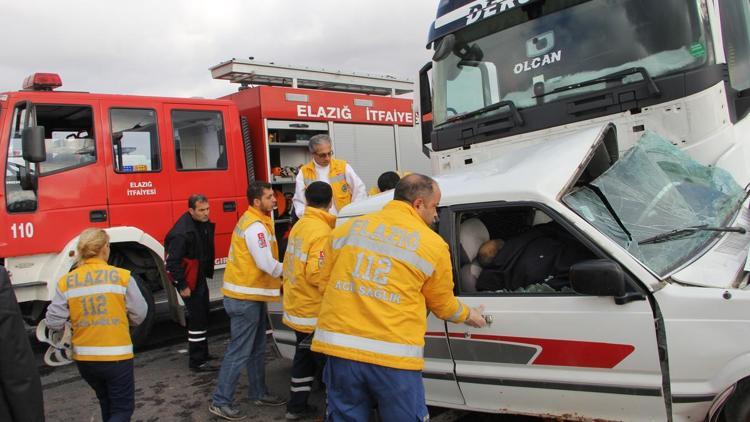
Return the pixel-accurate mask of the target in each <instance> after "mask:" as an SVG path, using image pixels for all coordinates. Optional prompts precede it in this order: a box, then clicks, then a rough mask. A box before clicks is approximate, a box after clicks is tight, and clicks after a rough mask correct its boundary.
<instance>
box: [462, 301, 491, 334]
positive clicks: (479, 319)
mask: <svg viewBox="0 0 750 422" xmlns="http://www.w3.org/2000/svg"><path fill="white" fill-rule="evenodd" d="M483 313H484V305H480V306H479V307H478V308H471V309H469V317H468V318H466V321H464V324H466V325H468V326H469V327H474V328H483V327H484V326H486V325H487V320H486V319H485V316H484V315H482V314H483Z"/></svg>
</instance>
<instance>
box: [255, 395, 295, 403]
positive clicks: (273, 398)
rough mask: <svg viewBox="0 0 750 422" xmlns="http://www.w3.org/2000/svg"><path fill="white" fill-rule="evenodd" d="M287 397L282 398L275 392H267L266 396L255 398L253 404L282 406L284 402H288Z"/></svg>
mask: <svg viewBox="0 0 750 422" xmlns="http://www.w3.org/2000/svg"><path fill="white" fill-rule="evenodd" d="M286 402H287V399H282V398H281V397H279V396H274V395H273V394H266V395H265V396H263V397H261V398H259V399H257V400H253V404H254V405H256V406H281V405H282V404H286Z"/></svg>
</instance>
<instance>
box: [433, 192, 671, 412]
mask: <svg viewBox="0 0 750 422" xmlns="http://www.w3.org/2000/svg"><path fill="white" fill-rule="evenodd" d="M440 224H441V234H442V235H443V236H445V238H446V240H447V241H448V243H449V244H450V247H451V251H452V256H453V260H454V262H453V265H454V268H455V269H456V271H455V280H456V289H457V294H458V296H459V297H460V300H461V301H463V302H464V303H465V304H466V305H468V306H471V307H477V306H479V305H484V306H485V315H487V316H489V318H491V319H492V323H491V324H489V325H488V326H487V327H485V328H482V329H474V328H471V327H469V326H466V325H455V324H447V327H448V330H447V337H448V339H449V342H450V349H451V353H452V356H453V359H454V361H455V365H456V366H455V371H456V372H455V373H456V378H457V380H458V385H459V387H460V389H461V391H462V392H463V396H464V398H465V400H466V405H467V406H469V407H471V408H476V409H486V410H492V411H497V410H498V409H500V410H502V411H507V412H511V413H528V414H544V415H555V416H559V417H583V418H602V419H606V420H610V419H613V420H620V419H622V418H623V417H627V419H629V420H638V421H642V420H657V421H663V420H666V419H667V417H666V406H665V400H664V395H663V391H662V375H661V370H660V360H659V353H658V349H657V339H656V332H655V328H654V317H653V314H652V311H651V307H650V305H649V302H648V301H647V300H645V295H644V296H643V299H644V300H635V301H631V302H629V303H626V304H623V305H617V304H615V301H614V299H613V298H612V297H596V296H584V295H580V294H577V293H575V292H574V291H573V290H572V289H571V288H570V285H569V282H567V285H566V284H565V283H566V281H565V280H566V279H565V277H566V273H564V272H560V273H557V274H556V275H554V277H553V276H547V277H543V278H542V279H541V280H528V283H525V284H521V285H520V286H521V287H519V286H518V285H514V284H513V283H517V282H518V279H519V278H521V279H523V278H522V277H520V276H519V274H520V272H521V271H527V270H525V269H524V268H527V269H529V268H533V269H536V268H539V266H540V265H546V264H545V262H549V261H545V255H548V257H549V256H552V254H560V255H559V256H561V257H563V256H564V257H566V258H565V259H566V260H567V261H564V260H563V258H560V259H559V260H558V259H557V258H556V259H555V260H554V262H555V263H557V264H559V263H560V262H567V263H568V264H570V263H572V262H574V258H575V259H576V260H586V259H593V258H606V256H603V255H602V254H601V253H600V252H598V251H597V250H596V248H595V247H594V246H593V245H592V244H591V243H590V242H587V241H586V240H585V238H584V237H583V236H582V235H580V234H578V233H577V232H575V231H574V229H572V226H571V225H567V224H565V222H564V221H563V220H562V219H561V218H559V217H556V215H555V214H554V213H552V212H551V211H549V210H548V209H547V208H546V207H543V206H541V205H535V204H512V203H499V204H486V205H485V204H475V205H473V206H454V207H451V208H450V209H444V210H443V212H442V214H441V218H440ZM477 226H478V227H479V230H477ZM542 226H544V227H545V229H544V230H543V229H542ZM472 227H473V228H472ZM470 228H471V230H470ZM545 230H551V231H552V232H553V233H559V234H555V235H554V236H553V235H551V234H549V233H550V231H545ZM534 231H536V232H537V233H539V234H535V232H534ZM462 232H463V234H462ZM545 236H546V237H545ZM489 239H503V241H504V242H505V243H504V244H503V245H501V246H499V248H500V249H499V250H500V251H503V249H502V248H513V249H506V250H505V252H512V256H513V257H514V258H513V259H516V261H510V260H508V261H502V260H501V261H498V260H497V259H499V258H497V257H499V256H500V255H499V253H500V252H497V249H496V250H495V251H490V252H488V250H489V249H485V248H481V249H479V246H480V244H481V245H485V243H483V242H484V241H486V240H489ZM519 239H525V240H519ZM529 239H532V240H529ZM560 239H565V240H564V242H563V241H562V240H560ZM472 241H474V242H476V243H475V245H474V246H473V247H471V246H469V244H470V242H472ZM540 242H541V243H540ZM555 242H557V243H555ZM551 245H554V247H552V246H551ZM516 251H518V252H516ZM561 251H564V253H565V255H563V254H562V252H561ZM572 251H575V253H572ZM506 256H508V255H506ZM556 256H557V255H556ZM488 259H492V260H491V261H488ZM506 262H514V264H513V265H514V266H512V267H511V266H505V267H500V266H499V265H505V263H506ZM557 264H556V265H557ZM493 265H494V267H493ZM498 268H504V269H506V270H508V271H509V272H507V273H504V272H502V271H500V270H499V269H498ZM567 268H569V265H568V267H567ZM493 269H495V270H497V271H498V272H492V271H495V270H493ZM487 271H490V272H488V273H487V275H486V276H484V274H483V273H484V272H487ZM528 272H529V274H532V273H533V271H531V270H528ZM545 274H546V273H545ZM485 277H487V278H485ZM529 277H530V278H531V277H535V278H537V276H536V275H534V276H531V275H530V276H529ZM626 278H628V276H627V275H626ZM628 283H629V289H631V290H632V291H634V292H638V291H642V290H641V288H640V287H639V286H638V285H637V284H636V283H634V282H633V281H632V279H631V280H629V281H628ZM484 289H487V290H484Z"/></svg>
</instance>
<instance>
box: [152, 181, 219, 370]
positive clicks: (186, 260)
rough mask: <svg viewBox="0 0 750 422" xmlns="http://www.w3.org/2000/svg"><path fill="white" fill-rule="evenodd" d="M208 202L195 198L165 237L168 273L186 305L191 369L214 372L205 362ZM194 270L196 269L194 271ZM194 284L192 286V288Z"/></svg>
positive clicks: (210, 243) (210, 242)
mask: <svg viewBox="0 0 750 422" xmlns="http://www.w3.org/2000/svg"><path fill="white" fill-rule="evenodd" d="M208 211H209V207H208V199H206V197H205V196H204V195H201V194H194V195H191V196H190V198H189V199H188V210H187V212H186V213H185V214H183V215H182V216H181V217H180V218H179V219H178V220H177V222H176V223H175V224H174V227H172V229H171V230H170V231H169V233H167V237H166V239H165V241H164V245H165V248H166V267H167V272H168V273H169V275H170V278H171V279H172V282H173V283H174V286H175V288H176V289H177V292H178V293H179V294H180V296H182V299H183V301H184V302H185V310H186V319H187V329H188V354H189V356H190V359H189V366H190V369H192V370H194V371H198V372H205V371H215V370H217V369H218V368H216V367H215V366H211V365H210V364H209V363H208V360H210V359H211V356H210V355H209V353H208V341H207V340H206V338H207V332H208V310H209V308H208V306H209V303H208V284H207V283H206V278H212V277H213V276H214V223H212V222H210V221H209V220H208ZM196 268H197V269H196ZM193 283H194V284H193Z"/></svg>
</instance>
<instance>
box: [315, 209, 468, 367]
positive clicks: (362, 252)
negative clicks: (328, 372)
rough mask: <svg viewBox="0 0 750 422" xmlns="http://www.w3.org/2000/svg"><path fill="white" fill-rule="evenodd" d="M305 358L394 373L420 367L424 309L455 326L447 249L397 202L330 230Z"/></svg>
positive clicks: (457, 309)
mask: <svg viewBox="0 0 750 422" xmlns="http://www.w3.org/2000/svg"><path fill="white" fill-rule="evenodd" d="M322 279H327V280H328V284H327V286H326V290H325V294H324V295H323V302H322V305H321V309H320V314H319V316H318V326H317V328H316V330H315V337H314V339H313V343H312V350H313V351H316V352H320V353H325V354H326V355H331V356H337V357H340V358H344V359H350V360H355V361H359V362H365V363H371V364H375V365H381V366H387V367H391V368H398V369H409V370H421V369H422V368H423V366H424V359H423V357H422V356H423V348H424V334H425V329H426V325H427V309H429V310H430V311H432V312H433V313H434V314H435V315H436V316H437V317H439V318H442V319H444V320H448V321H451V322H455V323H459V322H463V321H465V320H466V318H467V317H468V315H469V309H468V308H467V307H466V306H464V305H463V304H462V303H461V302H460V301H459V300H458V299H457V298H456V297H455V296H454V295H453V272H452V269H451V258H450V252H449V250H448V245H447V244H446V243H445V241H444V240H443V239H442V238H441V237H440V236H439V235H438V234H437V233H435V232H434V231H432V230H431V229H430V227H429V226H427V224H425V223H424V221H422V219H421V218H420V217H419V215H418V214H417V213H416V211H415V210H414V209H413V208H412V207H411V205H410V204H407V203H405V202H402V201H391V202H389V203H388V204H386V206H385V207H384V208H383V210H381V211H379V212H376V213H373V214H368V215H365V216H363V217H359V218H356V219H352V220H350V221H347V222H346V223H344V224H343V225H341V226H339V227H337V228H335V229H334V230H333V233H332V239H331V254H330V259H328V260H327V262H326V265H325V266H324V267H323V274H322Z"/></svg>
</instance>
